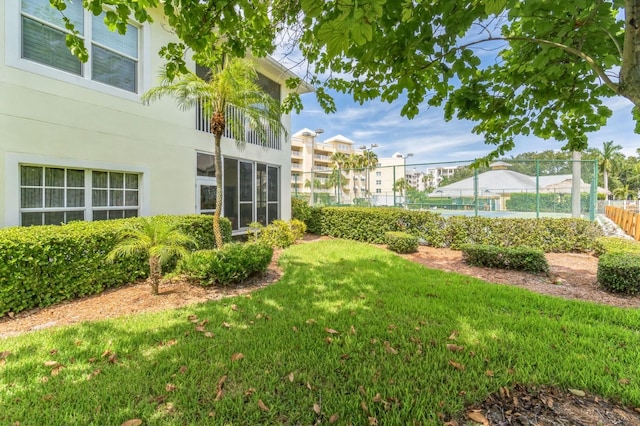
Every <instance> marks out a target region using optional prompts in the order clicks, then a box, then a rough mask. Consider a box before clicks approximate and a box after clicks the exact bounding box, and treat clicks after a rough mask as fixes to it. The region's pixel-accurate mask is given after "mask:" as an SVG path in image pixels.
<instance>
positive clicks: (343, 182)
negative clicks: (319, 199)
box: [326, 169, 349, 198]
mask: <svg viewBox="0 0 640 426" xmlns="http://www.w3.org/2000/svg"><path fill="white" fill-rule="evenodd" d="M326 185H327V189H330V188H333V189H334V195H335V196H336V198H337V197H338V191H339V190H340V191H344V190H345V189H346V188H347V186H348V185H349V179H348V178H347V177H346V176H345V175H343V174H342V172H341V171H340V169H333V170H332V171H331V174H330V175H329V176H328V177H327V183H326Z"/></svg>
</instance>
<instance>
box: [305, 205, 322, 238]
mask: <svg viewBox="0 0 640 426" xmlns="http://www.w3.org/2000/svg"><path fill="white" fill-rule="evenodd" d="M322 212H323V207H311V218H310V219H309V222H305V223H306V224H307V231H309V232H311V233H312V234H316V235H323V234H324V233H323V227H322Z"/></svg>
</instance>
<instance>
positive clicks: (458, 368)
mask: <svg viewBox="0 0 640 426" xmlns="http://www.w3.org/2000/svg"><path fill="white" fill-rule="evenodd" d="M449 365H450V366H452V367H453V368H455V369H456V370H460V371H464V365H462V364H460V363H458V362H455V361H454V360H451V359H450V360H449Z"/></svg>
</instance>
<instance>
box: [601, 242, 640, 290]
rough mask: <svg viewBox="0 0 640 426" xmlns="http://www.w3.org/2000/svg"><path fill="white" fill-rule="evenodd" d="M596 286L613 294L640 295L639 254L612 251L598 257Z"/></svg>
mask: <svg viewBox="0 0 640 426" xmlns="http://www.w3.org/2000/svg"><path fill="white" fill-rule="evenodd" d="M598 284H600V286H601V287H602V288H603V289H605V290H607V291H610V292H613V293H622V294H632V295H635V294H638V293H640V253H625V252H615V251H614V252H610V253H605V254H603V255H602V256H600V258H599V259H598Z"/></svg>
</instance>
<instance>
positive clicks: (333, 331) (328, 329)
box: [324, 327, 340, 334]
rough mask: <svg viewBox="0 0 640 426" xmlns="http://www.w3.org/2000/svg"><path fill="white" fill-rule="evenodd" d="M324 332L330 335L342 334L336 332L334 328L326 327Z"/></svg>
mask: <svg viewBox="0 0 640 426" xmlns="http://www.w3.org/2000/svg"><path fill="white" fill-rule="evenodd" d="M324 331H326V332H327V333H329V334H340V332H338V331H336V330H334V329H333V328H327V327H325V329H324Z"/></svg>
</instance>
